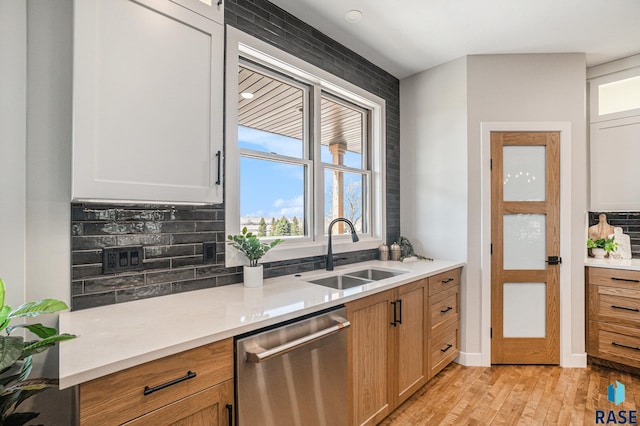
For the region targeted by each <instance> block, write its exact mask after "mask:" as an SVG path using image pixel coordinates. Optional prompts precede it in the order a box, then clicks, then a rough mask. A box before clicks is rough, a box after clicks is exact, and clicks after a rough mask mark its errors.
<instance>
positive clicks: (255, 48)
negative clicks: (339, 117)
mask: <svg viewBox="0 0 640 426" xmlns="http://www.w3.org/2000/svg"><path fill="white" fill-rule="evenodd" d="M241 57H242V58H246V59H248V60H250V61H253V62H256V63H258V64H263V65H265V66H266V67H268V68H271V69H275V70H278V71H281V72H283V73H285V74H286V75H289V76H292V77H295V78H299V79H301V80H303V81H306V82H309V83H310V84H311V85H312V88H311V90H312V91H313V96H312V99H313V102H314V111H320V102H321V95H322V92H326V93H328V94H330V95H333V96H337V97H339V98H343V99H345V100H347V101H351V102H353V103H355V104H356V105H361V106H362V107H364V108H366V109H368V110H369V111H370V115H369V126H370V129H369V130H370V131H369V144H368V146H367V148H366V149H370V151H371V152H370V153H369V154H370V168H369V170H370V173H371V176H370V188H368V191H369V193H370V194H369V196H368V199H367V200H366V202H367V203H368V209H369V219H370V220H369V223H368V225H369V229H368V232H367V233H366V234H358V236H359V237H360V241H359V242H358V243H353V242H351V238H350V236H349V235H334V236H333V237H332V238H333V242H332V245H333V252H334V253H344V252H350V251H359V250H368V249H373V248H377V247H378V246H379V245H380V244H382V242H383V241H384V239H385V235H386V208H385V206H386V185H385V168H386V156H385V145H386V139H385V123H386V120H385V100H384V99H383V98H381V97H379V96H376V95H374V94H372V93H369V92H367V91H366V90H364V89H362V88H360V87H358V86H356V85H354V84H352V83H349V82H347V81H345V80H343V79H341V78H339V77H336V76H334V75H333V74H330V73H328V72H326V71H324V70H322V69H320V68H318V67H316V66H314V65H311V64H309V63H307V62H305V61H303V60H301V59H299V58H297V57H295V56H293V55H290V54H288V53H286V52H283V51H281V50H280V49H278V48H276V47H274V46H271V45H269V44H268V43H265V42H263V41H261V40H258V39H257V38H255V37H252V36H250V35H248V34H245V33H243V32H242V31H240V30H238V29H236V28H233V27H231V26H227V48H226V77H225V80H226V82H225V84H226V87H225V92H226V99H225V111H226V114H225V133H226V134H225V175H226V176H225V185H226V188H225V232H226V235H229V234H237V233H238V229H239V228H240V150H239V149H238V144H237V140H238V130H237V129H238V115H237V112H238V97H237V95H236V93H237V88H238V66H239V65H240V58H241ZM313 132H314V134H313V140H315V141H318V140H320V126H318V125H314V126H313ZM313 150H314V152H313V158H314V159H316V160H314V161H318V163H317V164H320V163H319V161H320V144H314V145H313ZM323 171H324V167H315V168H314V169H313V176H311V180H313V181H314V182H322V179H323V176H322V173H323ZM359 172H362V170H360V171H359ZM311 188H312V191H313V197H314V199H315V203H313V211H311V210H309V211H308V214H309V215H310V216H312V217H309V218H307V219H308V220H309V223H310V225H311V226H310V229H312V230H313V232H312V233H310V235H309V237H310V238H305V239H302V240H301V239H287V240H286V241H285V243H284V244H280V245H278V246H276V247H275V248H274V249H273V250H271V251H270V252H269V253H268V254H267V255H266V256H265V257H264V258H263V259H262V262H273V261H279V260H289V259H297V258H304V257H312V256H319V255H323V254H326V251H327V239H326V236H325V235H324V234H325V232H326V230H324V229H322V228H323V223H321V221H315V218H317V217H323V214H324V204H323V203H322V200H323V196H324V193H323V188H322V185H316V184H315V183H312V187H311ZM309 193H311V191H309ZM318 215H319V216H318ZM262 240H263V241H267V242H268V241H269V238H263V239H262ZM244 262H245V259H244V257H243V256H242V255H241V254H240V253H239V252H238V251H237V250H235V249H234V248H233V247H231V246H230V245H228V244H227V245H226V250H225V265H226V266H227V267H232V266H240V265H243V264H244Z"/></svg>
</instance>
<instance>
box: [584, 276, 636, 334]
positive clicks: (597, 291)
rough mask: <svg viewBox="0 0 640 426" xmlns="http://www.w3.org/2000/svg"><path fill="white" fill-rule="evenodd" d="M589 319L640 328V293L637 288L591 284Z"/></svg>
mask: <svg viewBox="0 0 640 426" xmlns="http://www.w3.org/2000/svg"><path fill="white" fill-rule="evenodd" d="M589 303H590V309H589V319H590V320H592V321H603V322H609V323H613V324H620V325H626V326H630V327H637V328H640V294H639V292H638V291H637V290H629V289H625V288H617V287H607V286H596V285H592V286H589Z"/></svg>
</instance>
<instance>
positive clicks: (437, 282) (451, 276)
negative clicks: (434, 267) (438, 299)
mask: <svg viewBox="0 0 640 426" xmlns="http://www.w3.org/2000/svg"><path fill="white" fill-rule="evenodd" d="M460 270H461V269H460V268H458V269H453V270H451V271H447V272H443V273H441V274H438V275H434V276H432V277H429V296H431V295H434V294H436V293H440V292H441V291H444V290H447V289H449V288H451V287H456V286H457V287H459V286H460Z"/></svg>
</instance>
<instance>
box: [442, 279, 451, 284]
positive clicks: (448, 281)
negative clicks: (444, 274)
mask: <svg viewBox="0 0 640 426" xmlns="http://www.w3.org/2000/svg"><path fill="white" fill-rule="evenodd" d="M451 281H453V278H447V279H446V280H442V284H448V283H450V282H451Z"/></svg>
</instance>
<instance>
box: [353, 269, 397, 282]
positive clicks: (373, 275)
mask: <svg viewBox="0 0 640 426" xmlns="http://www.w3.org/2000/svg"><path fill="white" fill-rule="evenodd" d="M400 274H404V271H389V270H388V269H376V268H367V269H362V270H360V271H354V272H348V273H347V275H348V276H350V277H358V278H364V279H365V280H371V281H380V280H384V279H386V278H391V277H395V276H396V275H400Z"/></svg>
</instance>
